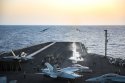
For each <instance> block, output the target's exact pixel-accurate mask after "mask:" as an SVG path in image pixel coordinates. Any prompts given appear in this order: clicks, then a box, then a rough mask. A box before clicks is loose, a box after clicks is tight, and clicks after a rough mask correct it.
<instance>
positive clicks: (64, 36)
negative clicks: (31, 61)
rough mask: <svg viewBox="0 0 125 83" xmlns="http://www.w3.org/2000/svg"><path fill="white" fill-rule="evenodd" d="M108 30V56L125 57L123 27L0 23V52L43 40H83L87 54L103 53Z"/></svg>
mask: <svg viewBox="0 0 125 83" xmlns="http://www.w3.org/2000/svg"><path fill="white" fill-rule="evenodd" d="M106 29H107V30H108V54H107V55H108V56H112V57H120V58H124V59H125V26H56V25H55V26H40V25H37V26H36V25H34V26H29V25H25V26H24V25H0V52H8V51H10V50H11V49H13V50H14V49H21V48H25V47H29V46H33V45H36V44H40V43H45V42H53V41H54V42H82V43H83V44H84V45H85V47H86V48H87V50H88V52H89V53H95V54H100V55H104V52H105V49H104V48H105V32H104V30H106Z"/></svg>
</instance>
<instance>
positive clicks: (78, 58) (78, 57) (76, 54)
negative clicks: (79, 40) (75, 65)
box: [69, 43, 83, 62]
mask: <svg viewBox="0 0 125 83" xmlns="http://www.w3.org/2000/svg"><path fill="white" fill-rule="evenodd" d="M72 51H73V56H72V57H70V58H69V59H70V60H73V61H76V62H77V61H83V58H82V57H81V55H80V53H79V52H77V47H76V43H73V44H72Z"/></svg>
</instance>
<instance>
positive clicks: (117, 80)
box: [112, 77, 125, 83]
mask: <svg viewBox="0 0 125 83" xmlns="http://www.w3.org/2000/svg"><path fill="white" fill-rule="evenodd" d="M112 80H113V81H115V82H120V83H121V82H123V83H125V77H124V78H122V77H121V78H117V77H116V78H114V79H112Z"/></svg>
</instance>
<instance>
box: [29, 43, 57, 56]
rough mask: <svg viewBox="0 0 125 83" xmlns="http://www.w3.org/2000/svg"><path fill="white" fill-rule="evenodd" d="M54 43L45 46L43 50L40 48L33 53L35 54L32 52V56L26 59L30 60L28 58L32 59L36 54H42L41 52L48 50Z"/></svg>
mask: <svg viewBox="0 0 125 83" xmlns="http://www.w3.org/2000/svg"><path fill="white" fill-rule="evenodd" d="M55 43H56V42H53V43H51V44H49V45H47V46H45V47H43V48H41V49H39V50H37V51H35V52H33V53H32V54H30V55H28V56H27V58H30V57H32V56H34V55H36V54H38V53H40V52H42V51H43V50H45V49H47V48H49V47H50V46H52V45H54V44H55Z"/></svg>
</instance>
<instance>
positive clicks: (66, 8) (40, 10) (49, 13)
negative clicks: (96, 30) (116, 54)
mask: <svg viewBox="0 0 125 83" xmlns="http://www.w3.org/2000/svg"><path fill="white" fill-rule="evenodd" d="M0 24H2V25H4V24H7V25H10V24H12V25H22V24H23V25H27V24H28V25H31V24H32V25H34V24H35V25H36V24H38V25H125V0H0Z"/></svg>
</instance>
